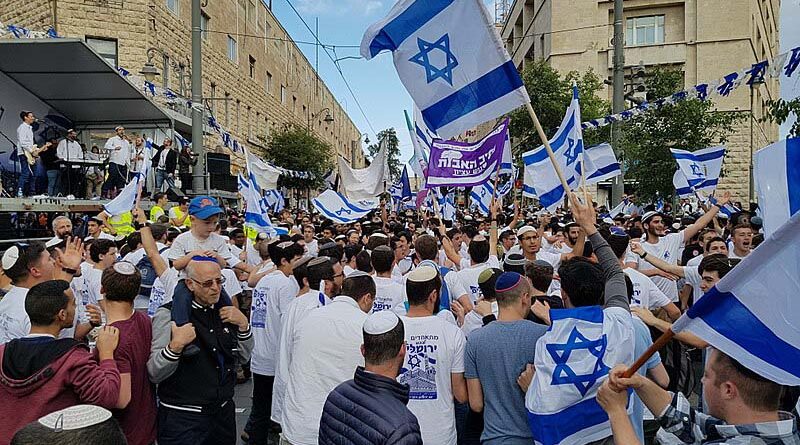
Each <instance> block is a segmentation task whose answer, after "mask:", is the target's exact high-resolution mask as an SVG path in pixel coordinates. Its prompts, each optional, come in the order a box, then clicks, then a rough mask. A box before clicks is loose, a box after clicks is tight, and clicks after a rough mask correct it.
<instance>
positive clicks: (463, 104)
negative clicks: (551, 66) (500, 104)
mask: <svg viewBox="0 0 800 445" xmlns="http://www.w3.org/2000/svg"><path fill="white" fill-rule="evenodd" d="M523 85H524V84H523V83H522V78H521V77H520V76H519V72H517V67H516V66H514V62H513V61H511V60H509V61H508V62H506V63H504V64H502V65H500V66H498V67H497V68H495V69H493V70H492V71H489V72H488V73H486V74H484V75H483V76H481V77H480V78H478V79H476V80H475V81H473V82H472V83H469V84H467V85H464V86H463V87H462V88H461V89H460V90H458V91H455V92H453V93H452V94H450V95H449V96H447V97H445V98H443V99H441V100H440V101H439V102H436V103H435V104H433V105H431V106H430V107H428V108H426V109H424V110H422V118H423V120H424V121H425V124H426V125H427V126H428V128H430V129H431V130H432V131H434V132H437V133H438V130H439V129H440V128H442V127H444V126H445V125H447V124H449V123H451V122H453V121H456V120H458V119H459V118H461V117H462V116H465V115H467V114H469V113H471V112H473V111H475V110H477V109H478V108H481V107H483V106H484V105H487V104H489V103H492V102H494V101H495V100H497V99H500V98H501V97H503V96H505V95H506V94H508V93H510V92H512V91H514V90H516V89H517V88H519V87H521V86H523Z"/></svg>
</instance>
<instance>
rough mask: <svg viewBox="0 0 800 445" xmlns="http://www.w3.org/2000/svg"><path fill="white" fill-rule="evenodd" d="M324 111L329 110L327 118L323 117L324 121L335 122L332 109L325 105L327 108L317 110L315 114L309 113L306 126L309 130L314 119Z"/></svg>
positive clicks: (327, 122)
mask: <svg viewBox="0 0 800 445" xmlns="http://www.w3.org/2000/svg"><path fill="white" fill-rule="evenodd" d="M323 111H327V113H326V114H325V118H323V119H322V121H323V122H325V123H326V124H330V123H333V116H331V109H330V108H328V107H325V108H323V109H321V110H319V111H317V112H316V113H314V114H309V115H308V125H307V126H306V128H308V131H309V132H311V122H312V121H313V120H314V119H316V118H318V117H319V115H320V114H322V112H323Z"/></svg>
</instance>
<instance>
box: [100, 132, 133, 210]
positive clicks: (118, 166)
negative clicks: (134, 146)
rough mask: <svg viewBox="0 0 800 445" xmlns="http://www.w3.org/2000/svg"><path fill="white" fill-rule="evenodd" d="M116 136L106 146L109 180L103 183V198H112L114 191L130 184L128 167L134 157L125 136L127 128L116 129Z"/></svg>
mask: <svg viewBox="0 0 800 445" xmlns="http://www.w3.org/2000/svg"><path fill="white" fill-rule="evenodd" d="M114 132H115V133H116V135H114V136H112V137H110V138H109V139H108V140H107V141H106V145H105V146H104V148H105V150H106V151H108V153H109V154H108V162H109V164H108V178H107V179H106V182H105V183H103V196H105V197H107V198H112V197H113V196H112V195H114V193H113V192H112V190H114V189H116V190H122V188H124V187H125V184H127V182H128V166H129V165H130V163H131V158H132V157H133V151H132V150H131V143H130V141H129V140H128V137H127V136H125V127H123V126H121V125H119V126H117V127H116V128H114Z"/></svg>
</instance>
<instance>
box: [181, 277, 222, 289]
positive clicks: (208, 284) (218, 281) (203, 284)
mask: <svg viewBox="0 0 800 445" xmlns="http://www.w3.org/2000/svg"><path fill="white" fill-rule="evenodd" d="M189 279H190V280H192V281H194V282H195V283H197V284H199V285H200V286H201V287H203V288H205V289H209V288H211V286H213V285H214V284H216V285H218V286H220V287H222V285H223V284H225V277H219V278H217V279H216V280H208V281H198V280H195V279H194V278H192V277H189Z"/></svg>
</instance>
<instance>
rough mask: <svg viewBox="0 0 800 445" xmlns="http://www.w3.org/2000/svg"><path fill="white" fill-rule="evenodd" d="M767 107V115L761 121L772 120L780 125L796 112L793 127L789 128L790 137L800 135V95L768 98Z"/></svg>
mask: <svg viewBox="0 0 800 445" xmlns="http://www.w3.org/2000/svg"><path fill="white" fill-rule="evenodd" d="M767 107H768V108H767V115H766V116H765V117H763V118H761V122H764V121H772V122H775V123H776V124H778V125H783V123H784V122H786V121H787V120H789V116H790V115H792V114H794V117H795V121H794V124H792V128H790V129H789V137H792V138H796V137H800V97H795V98H794V99H792V100H784V99H778V100H768V101H767Z"/></svg>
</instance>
